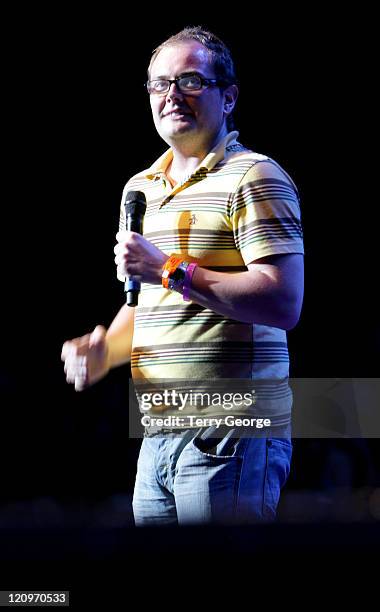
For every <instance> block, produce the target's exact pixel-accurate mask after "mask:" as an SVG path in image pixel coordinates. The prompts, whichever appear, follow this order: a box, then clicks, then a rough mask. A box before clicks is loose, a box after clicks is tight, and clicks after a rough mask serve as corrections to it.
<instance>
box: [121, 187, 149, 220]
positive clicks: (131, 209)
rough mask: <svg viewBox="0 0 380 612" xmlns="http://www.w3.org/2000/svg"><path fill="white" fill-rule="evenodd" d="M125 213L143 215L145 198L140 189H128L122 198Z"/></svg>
mask: <svg viewBox="0 0 380 612" xmlns="http://www.w3.org/2000/svg"><path fill="white" fill-rule="evenodd" d="M124 208H125V214H126V216H128V215H142V216H144V215H145V211H146V198H145V193H143V192H142V191H128V193H127V195H126V196H125V200H124Z"/></svg>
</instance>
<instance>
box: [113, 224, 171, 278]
mask: <svg viewBox="0 0 380 612" xmlns="http://www.w3.org/2000/svg"><path fill="white" fill-rule="evenodd" d="M116 240H117V241H118V244H117V245H116V246H115V248H114V253H115V255H116V257H115V263H116V265H117V272H118V275H119V276H128V277H136V280H139V281H140V282H142V283H151V284H153V285H160V284H161V275H162V266H163V265H164V263H165V262H166V260H167V259H168V255H165V253H163V252H162V251H161V250H160V249H159V248H157V247H156V246H155V245H154V244H152V243H151V242H149V240H147V239H146V238H144V236H141V235H140V234H137V233H136V232H128V231H126V230H124V231H120V232H118V233H117V234H116Z"/></svg>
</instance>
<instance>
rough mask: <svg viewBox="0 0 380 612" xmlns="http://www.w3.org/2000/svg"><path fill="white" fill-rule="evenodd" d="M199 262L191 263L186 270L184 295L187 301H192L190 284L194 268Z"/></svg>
mask: <svg viewBox="0 0 380 612" xmlns="http://www.w3.org/2000/svg"><path fill="white" fill-rule="evenodd" d="M197 265H198V264H196V263H189V265H188V266H187V268H186V272H185V279H184V281H183V289H182V297H183V299H184V301H185V302H190V286H191V279H192V278H193V274H194V270H195V268H196V267H197Z"/></svg>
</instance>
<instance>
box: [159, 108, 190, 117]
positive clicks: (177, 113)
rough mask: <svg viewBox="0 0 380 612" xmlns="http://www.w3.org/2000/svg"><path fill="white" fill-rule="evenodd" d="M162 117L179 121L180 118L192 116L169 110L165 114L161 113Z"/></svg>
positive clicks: (182, 111) (181, 111) (177, 110)
mask: <svg viewBox="0 0 380 612" xmlns="http://www.w3.org/2000/svg"><path fill="white" fill-rule="evenodd" d="M162 116H163V117H170V118H171V119H180V118H182V117H192V114H191V113H188V112H187V111H184V110H180V109H175V110H171V111H168V112H166V113H163V115H162Z"/></svg>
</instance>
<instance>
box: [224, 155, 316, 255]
mask: <svg viewBox="0 0 380 612" xmlns="http://www.w3.org/2000/svg"><path fill="white" fill-rule="evenodd" d="M231 222H232V228H233V233H234V239H235V245H236V248H237V249H238V250H239V251H240V253H241V256H242V258H243V260H244V263H245V264H246V265H247V264H249V263H251V262H252V261H255V260H256V259H260V258H261V257H267V256H269V255H280V254H287V253H301V254H303V253H304V247H303V235H302V226H301V212H300V202H299V196H298V191H297V188H296V186H295V184H294V183H293V181H292V179H291V178H290V177H289V175H288V174H287V173H286V172H285V171H284V170H283V169H282V168H281V166H279V165H278V164H277V163H276V162H274V161H273V160H270V159H268V160H265V161H259V162H256V163H255V164H254V165H252V166H251V168H250V169H249V170H248V171H247V172H246V174H245V175H244V177H243V178H242V180H241V181H240V183H239V186H238V188H237V190H236V192H235V195H234V198H233V201H232V205H231Z"/></svg>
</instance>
